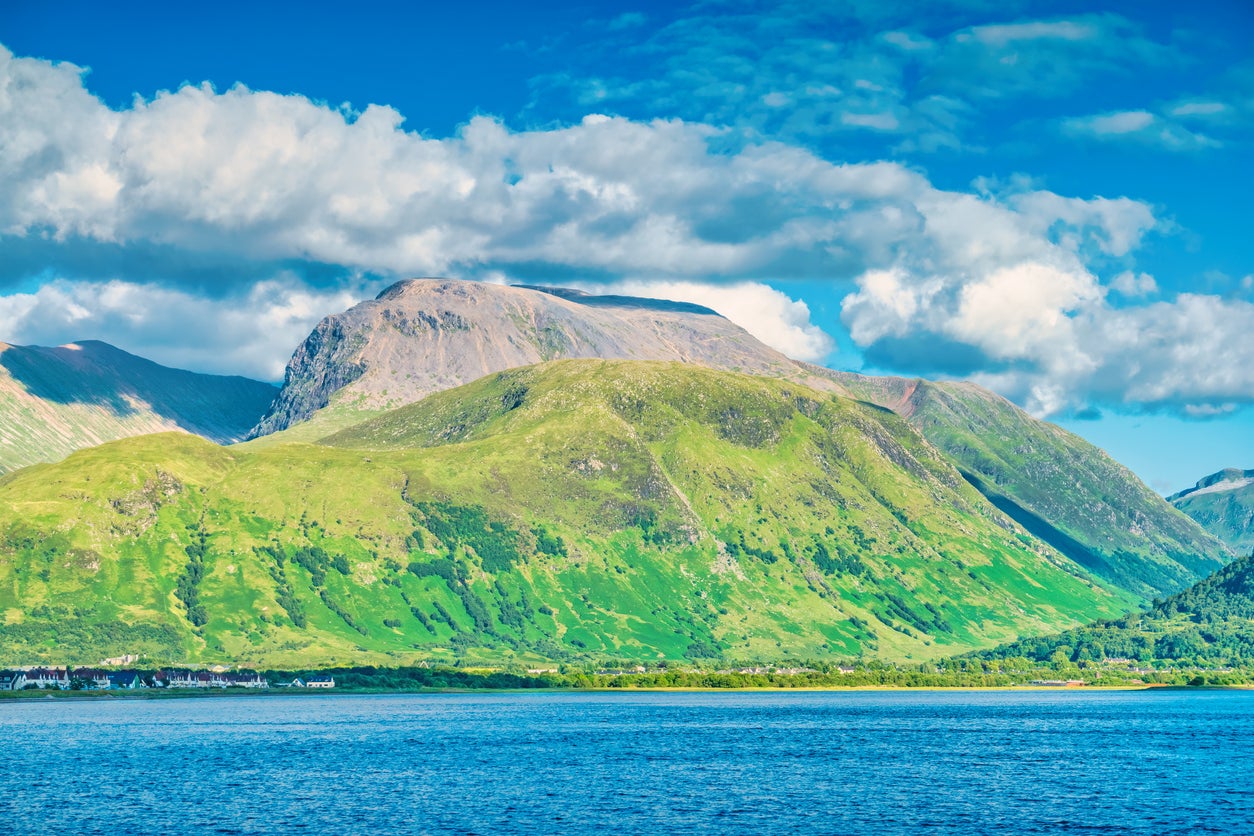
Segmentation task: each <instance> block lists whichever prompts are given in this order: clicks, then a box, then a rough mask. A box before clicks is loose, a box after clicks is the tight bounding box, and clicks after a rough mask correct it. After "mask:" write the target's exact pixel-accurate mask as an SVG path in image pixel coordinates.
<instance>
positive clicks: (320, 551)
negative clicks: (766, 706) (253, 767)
mask: <svg viewBox="0 0 1254 836" xmlns="http://www.w3.org/2000/svg"><path fill="white" fill-rule="evenodd" d="M1134 603H1135V600H1134V599H1133V597H1132V596H1130V595H1128V594H1127V593H1124V592H1119V591H1112V590H1111V589H1110V588H1108V587H1106V586H1103V585H1102V584H1100V583H1097V582H1095V581H1094V580H1093V579H1092V578H1091V576H1089V575H1088V574H1087V573H1085V572H1084V571H1083V570H1081V569H1079V568H1077V567H1076V566H1075V565H1074V564H1073V563H1072V562H1070V561H1068V560H1066V559H1064V558H1063V557H1061V556H1060V555H1059V554H1058V553H1056V552H1055V551H1053V550H1052V549H1050V548H1048V547H1046V546H1044V545H1043V544H1042V543H1040V542H1039V541H1038V540H1035V539H1033V538H1032V537H1030V536H1029V535H1027V534H1026V533H1025V532H1024V531H1023V530H1022V529H1020V528H1018V527H1017V526H1015V525H1013V524H1012V523H1011V522H1009V521H1008V520H1007V519H1006V518H1005V517H1004V516H1003V515H1001V514H1000V513H999V512H997V511H996V510H995V509H993V508H992V507H991V506H990V505H989V504H988V503H987V502H986V501H985V500H984V499H983V498H982V497H981V496H980V495H979V494H978V493H977V492H976V491H975V490H974V489H973V488H971V487H970V485H969V484H967V482H966V481H964V480H963V479H962V477H961V476H960V475H959V474H958V472H957V471H956V470H954V469H953V468H952V466H950V465H949V464H948V463H947V462H946V461H945V460H944V459H943V458H941V457H940V456H939V455H938V454H937V453H936V452H935V450H934V448H933V447H932V446H931V445H929V444H927V443H925V442H924V441H923V440H922V439H921V438H920V437H919V435H918V434H917V433H916V432H915V431H914V430H913V429H911V428H910V427H909V426H908V425H907V424H906V423H905V422H904V421H903V420H901V419H900V418H899V417H898V416H896V415H894V414H892V413H891V412H888V411H886V410H883V409H880V408H878V407H875V406H871V405H868V404H864V403H859V402H855V401H851V400H847V399H842V398H837V397H833V396H831V395H828V394H823V393H820V392H817V391H813V390H809V389H806V388H804V387H800V386H798V385H796V384H792V383H788V382H784V381H778V380H768V379H763V378H753V377H747V376H743V375H738V374H734V373H730V372H716V371H711V370H707V369H702V368H699V367H695V366H688V365H681V364H667V363H642V362H605V361H562V362H558V363H551V364H545V365H542V366H536V367H529V368H525V369H521V370H516V371H511V372H506V373H501V374H496V375H492V376H490V377H488V378H485V379H482V380H480V381H477V382H475V383H472V384H470V385H467V386H464V387H461V388H458V389H454V390H450V391H446V392H442V393H439V394H437V395H433V396H431V397H429V398H427V399H426V400H424V401H422V402H420V403H417V404H413V405H410V406H407V407H404V408H402V409H399V410H396V411H394V412H391V413H387V414H385V415H383V416H381V417H379V418H376V419H373V420H371V421H368V422H366V423H364V424H361V425H359V426H356V427H354V428H350V429H347V430H344V431H341V432H339V433H337V434H335V435H333V436H331V437H329V438H328V439H326V440H325V441H324V442H323V443H321V444H309V443H289V444H275V443H270V444H268V445H260V446H256V447H253V446H243V447H234V448H221V447H217V446H215V445H213V444H210V443H208V442H206V441H203V440H201V439H198V438H194V437H189V436H183V435H168V434H167V435H156V436H146V437H141V438H135V439H128V440H124V441H119V442H115V443H111V444H107V445H103V446H101V447H97V448H93V449H90V450H84V451H80V452H78V453H75V454H74V455H72V456H70V457H69V458H68V459H67V460H65V461H64V462H61V463H58V464H55V465H42V466H38V467H34V468H29V469H26V470H23V471H19V472H17V473H14V474H10V475H9V476H7V477H4V478H3V479H0V614H2V616H3V628H2V629H0V659H3V660H5V661H6V662H7V663H9V664H20V663H24V662H34V661H52V662H57V661H60V662H65V661H83V660H85V659H86V660H91V659H94V658H98V657H103V656H113V655H118V654H121V653H136V652H139V653H145V654H148V655H150V656H152V657H153V658H154V659H157V660H162V661H171V662H180V661H195V662H217V661H223V662H233V663H238V664H253V665H267V666H304V665H311V664H316V665H329V664H336V663H341V664H343V663H363V662H371V663H401V662H412V661H414V660H418V659H436V660H453V659H458V658H460V659H466V660H470V661H475V660H492V661H496V662H499V661H504V660H508V659H510V658H519V659H537V660H538V659H554V660H560V659H568V658H581V657H582V658H606V657H614V658H623V659H658V658H666V659H680V658H712V657H719V658H723V659H728V660H754V661H765V660H778V659H784V658H798V657H800V658H818V657H828V658H833V657H838V658H849V657H854V656H858V655H873V656H879V657H881V658H886V659H903V660H904V659H911V658H913V659H926V658H934V657H938V656H943V655H948V654H951V653H954V652H957V651H963V650H970V649H975V648H980V647H989V646H993V645H995V644H997V643H998V642H1003V641H1007V640H1010V639H1012V638H1015V637H1017V636H1020V635H1024V634H1029V633H1044V632H1049V631H1056V630H1058V629H1062V628H1066V627H1070V626H1074V625H1076V624H1079V623H1085V622H1088V621H1091V620H1093V619H1095V618H1110V617H1114V616H1117V615H1119V614H1120V613H1123V612H1127V611H1128V609H1130V608H1131V607H1132V606H1133V605H1134Z"/></svg>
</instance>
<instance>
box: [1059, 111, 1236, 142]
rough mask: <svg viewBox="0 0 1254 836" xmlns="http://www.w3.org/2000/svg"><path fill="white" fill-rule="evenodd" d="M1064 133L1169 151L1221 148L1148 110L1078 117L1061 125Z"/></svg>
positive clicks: (1212, 140) (1067, 119) (1065, 120)
mask: <svg viewBox="0 0 1254 836" xmlns="http://www.w3.org/2000/svg"><path fill="white" fill-rule="evenodd" d="M1060 125H1061V128H1062V131H1063V133H1066V134H1070V135H1072V136H1077V137H1087V138H1090V139H1097V140H1104V141H1108V142H1111V141H1133V142H1139V143H1141V144H1144V145H1152V146H1155V147H1157V148H1161V149H1163V150H1167V151H1197V150H1200V149H1203V148H1218V147H1219V146H1220V144H1221V143H1220V142H1219V141H1218V140H1216V139H1213V138H1212V137H1209V136H1207V135H1205V134H1202V133H1198V132H1197V131H1193V130H1190V129H1189V128H1186V127H1185V126H1184V125H1183V124H1181V123H1180V122H1179V121H1177V120H1175V119H1172V118H1169V117H1165V116H1156V115H1155V114H1153V113H1151V112H1149V111H1148V110H1128V111H1119V112H1116V113H1101V114H1094V115H1091V116H1075V117H1069V118H1066V119H1063V120H1062V121H1061V123H1060Z"/></svg>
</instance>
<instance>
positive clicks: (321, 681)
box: [293, 673, 335, 688]
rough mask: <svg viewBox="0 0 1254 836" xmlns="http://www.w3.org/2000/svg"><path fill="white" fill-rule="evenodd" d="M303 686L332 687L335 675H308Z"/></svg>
mask: <svg viewBox="0 0 1254 836" xmlns="http://www.w3.org/2000/svg"><path fill="white" fill-rule="evenodd" d="M293 684H295V683H293ZM305 687H306V688H334V687H335V677H333V676H331V675H330V674H325V673H322V674H318V675H317V676H311V677H309V679H307V680H305Z"/></svg>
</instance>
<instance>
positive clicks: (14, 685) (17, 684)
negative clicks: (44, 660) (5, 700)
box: [0, 671, 26, 691]
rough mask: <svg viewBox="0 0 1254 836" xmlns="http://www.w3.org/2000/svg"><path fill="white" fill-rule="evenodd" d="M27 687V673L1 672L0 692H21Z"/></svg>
mask: <svg viewBox="0 0 1254 836" xmlns="http://www.w3.org/2000/svg"><path fill="white" fill-rule="evenodd" d="M25 687H26V671H0V691H20V690H22V689H23V688H25Z"/></svg>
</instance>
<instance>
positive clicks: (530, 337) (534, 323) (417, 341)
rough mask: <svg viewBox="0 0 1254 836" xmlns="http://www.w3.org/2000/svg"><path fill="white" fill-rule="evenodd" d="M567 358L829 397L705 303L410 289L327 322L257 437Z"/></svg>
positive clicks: (520, 290)
mask: <svg viewBox="0 0 1254 836" xmlns="http://www.w3.org/2000/svg"><path fill="white" fill-rule="evenodd" d="M567 358H605V359H623V360H679V361H683V362H688V363H696V364H698V365H702V366H708V367H710V368H716V369H727V370H730V371H742V372H746V373H750V374H764V375H771V376H774V377H795V378H798V379H803V380H807V381H808V382H809V383H810V384H811V385H817V386H820V387H827V388H831V384H830V383H826V382H825V381H824V379H823V378H822V377H820V376H815V375H811V374H809V373H807V372H804V371H803V370H802V369H800V368H799V367H798V366H797V365H796V364H795V363H793V362H792V361H791V360H789V359H788V358H787V357H785V356H784V355H782V354H780V353H779V352H777V351H775V350H774V349H771V348H768V347H767V346H765V345H763V344H762V343H761V342H759V341H757V340H756V339H754V338H753V337H752V336H750V335H749V334H748V333H747V332H746V331H744V330H743V329H742V328H739V327H738V326H736V325H733V324H732V323H731V322H729V321H728V320H726V319H724V318H723V317H722V316H719V315H718V314H716V313H715V312H714V311H712V310H710V309H709V308H703V307H700V306H699V305H689V304H684V303H679V302H668V301H664V300H659V299H641V298H636V297H631V296H590V295H588V294H585V293H581V292H579V291H576V290H565V289H559V288H536V287H506V286H503V285H494V284H485V283H483V282H471V281H456V280H452V279H411V280H407V281H402V282H398V283H396V284H394V285H392V286H391V287H389V288H387V289H386V290H384V291H383V292H382V293H380V294H379V296H378V297H377V298H375V299H373V300H370V301H366V302H362V303H361V304H359V305H356V306H355V307H353V308H350V309H349V310H347V311H345V312H344V313H340V314H335V315H333V316H328V317H327V318H326V319H324V320H322V322H320V323H319V324H318V326H317V327H316V328H314V330H313V332H312V333H311V334H310V335H309V337H308V338H307V339H306V340H305V342H304V343H302V344H301V345H300V347H298V348H297V349H296V352H295V353H294V354H293V355H292V359H291V361H290V362H289V363H288V365H287V372H286V375H285V378H284V381H283V388H282V390H281V391H280V393H279V396H278V398H277V399H276V400H275V402H274V405H273V406H272V407H271V409H270V411H269V412H268V413H267V414H266V415H265V417H264V418H262V419H261V421H260V422H259V423H258V424H257V426H256V428H255V429H254V430H253V431H252V433H251V436H252V437H254V438H257V437H261V436H264V435H268V434H270V433H273V432H277V431H279V430H284V429H287V428H289V427H292V426H293V425H295V424H297V423H300V422H302V421H305V420H308V419H309V418H310V417H311V416H313V415H314V414H315V413H316V412H318V411H319V410H322V409H324V408H325V407H327V406H329V405H333V406H334V407H335V408H338V409H340V410H343V411H348V412H364V413H369V412H371V411H376V412H377V411H380V410H383V409H387V408H392V407H397V406H403V405H405V404H408V403H413V402H414V401H417V400H420V399H421V398H423V397H424V396H426V395H429V394H431V393H432V392H438V391H441V390H444V389H451V388H453V387H455V386H460V385H462V384H463V383H470V382H471V381H473V380H478V379H479V378H481V377H483V376H484V375H487V374H491V373H493V372H499V371H504V370H505V369H512V368H517V367H519V366H530V365H532V364H534V363H540V362H544V361H548V360H558V359H567ZM324 420H325V416H324Z"/></svg>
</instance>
